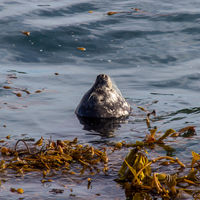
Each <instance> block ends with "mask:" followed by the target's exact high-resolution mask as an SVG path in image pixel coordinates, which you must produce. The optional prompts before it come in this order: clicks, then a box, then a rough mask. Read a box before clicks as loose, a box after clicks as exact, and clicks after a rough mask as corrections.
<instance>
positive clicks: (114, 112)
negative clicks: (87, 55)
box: [75, 74, 132, 119]
mask: <svg viewBox="0 0 200 200" xmlns="http://www.w3.org/2000/svg"><path fill="white" fill-rule="evenodd" d="M131 110H132V109H131V106H130V105H129V103H128V102H127V101H126V100H125V99H124V97H123V96H122V95H121V92H120V91H119V89H118V88H117V87H116V86H115V85H114V84H113V83H112V81H111V78H110V77H109V76H108V75H106V74H100V75H98V76H97V78H96V81H95V83H94V85H93V86H92V88H91V89H90V90H89V91H88V92H86V94H85V95H84V96H83V98H82V100H81V102H80V103H79V105H78V106H77V108H76V110H75V113H76V114H77V116H78V117H87V118H97V119H105V118H106V119H110V118H121V117H127V116H129V115H130V113H131Z"/></svg>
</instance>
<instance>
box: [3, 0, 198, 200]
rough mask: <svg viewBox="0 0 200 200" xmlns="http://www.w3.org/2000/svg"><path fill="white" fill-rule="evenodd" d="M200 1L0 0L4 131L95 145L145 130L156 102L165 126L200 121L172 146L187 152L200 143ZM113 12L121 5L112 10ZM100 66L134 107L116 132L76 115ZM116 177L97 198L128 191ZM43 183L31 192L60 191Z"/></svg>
mask: <svg viewBox="0 0 200 200" xmlns="http://www.w3.org/2000/svg"><path fill="white" fill-rule="evenodd" d="M199 6H200V2H199V1H197V0H193V1H192V2H191V1H186V0H183V1H177V0H175V1H173V2H172V1H168V0H163V1H158V0H148V1H146V0H140V1H139V0H136V1H130V0H125V1H120V0H116V1H107V0H103V1H95V0H93V1H88V0H74V1H69V0H59V1H52V0H43V1H38V0H30V1H25V0H15V1H6V0H2V1H1V2H0V27H1V31H0V113H1V114H0V132H1V135H0V137H1V138H0V139H4V138H5V137H6V136H7V135H11V139H12V140H13V141H16V140H17V139H20V138H22V137H29V138H35V139H38V138H40V137H41V135H42V136H44V137H45V138H46V139H48V138H50V137H52V138H53V139H55V140H56V139H73V138H74V137H78V138H79V141H80V142H82V143H89V144H92V145H100V144H106V143H109V142H116V141H121V140H126V141H129V142H134V141H136V140H142V139H144V137H145V135H146V133H148V129H147V127H146V124H145V116H146V115H145V113H144V112H142V111H140V110H139V109H138V108H137V106H142V107H144V108H146V109H148V110H149V111H152V110H153V109H155V110H156V113H157V116H156V117H155V118H154V119H153V122H152V125H153V126H157V127H158V129H159V130H160V131H162V132H164V131H165V130H167V129H168V128H173V129H175V130H179V129H181V128H183V127H185V126H196V135H195V136H192V137H189V138H183V137H181V138H177V139H175V140H174V143H173V145H172V147H173V148H174V149H175V150H174V152H173V154H174V155H176V156H178V157H181V158H183V159H190V158H191V153H190V152H191V150H194V151H196V152H199V141H200V138H199V131H200V128H199V119H200V103H199V100H200V93H199V90H200V56H199V55H200V54H199V52H200V11H199ZM134 8H138V9H136V10H135V9H134ZM90 11H92V12H90ZM111 11H115V12H119V13H117V14H113V15H107V13H108V12H111ZM22 32H30V35H29V36H27V35H25V34H23V33H22ZM77 47H83V48H85V51H81V50H79V49H77ZM55 73H56V74H57V75H56V74H55ZM100 73H105V74H108V75H110V76H111V77H112V79H113V80H114V81H115V83H116V85H117V86H118V88H119V89H120V91H121V92H122V94H123V96H124V97H125V98H126V99H127V101H128V102H129V103H130V104H131V106H132V107H133V114H132V116H130V117H129V119H128V120H127V121H125V122H124V123H122V124H117V125H116V126H114V127H112V131H110V132H109V133H102V132H101V131H98V130H96V129H93V128H92V127H91V128H88V127H86V126H85V125H83V124H81V123H80V122H79V120H78V119H77V117H76V115H75V114H74V111H75V109H76V106H77V105H78V103H79V102H80V99H81V97H82V96H83V95H84V93H85V92H86V91H87V90H88V89H89V88H90V87H91V86H92V84H93V83H94V81H95V78H96V76H97V75H98V74H100ZM5 86H9V87H10V89H6V88H5ZM27 91H28V92H29V93H30V94H27ZM18 93H20V94H21V97H18V96H17V95H16V94H18ZM109 127H110V126H109ZM103 178H105V177H101V178H100V179H99V182H98V181H97V182H96V185H95V184H94V186H93V190H92V191H87V190H84V189H83V188H84V187H85V185H83V186H79V188H76V189H74V193H75V194H76V197H74V198H72V197H70V198H71V199H84V198H85V199H88V196H89V195H91V194H92V195H95V192H96V193H99V191H98V186H99V185H101V186H102V183H104V181H103V180H104V179H103ZM27 179H28V178H27ZM113 179H114V178H113V177H112V176H111V177H107V179H106V184H105V185H104V187H103V186H102V188H101V193H102V195H101V196H95V198H96V199H117V197H118V199H125V196H124V192H123V190H122V189H121V188H118V189H117V190H118V191H119V194H118V195H116V193H115V190H116V187H118V186H116V183H115V182H114V181H112V180H113ZM11 182H12V181H10V182H8V183H7V185H8V187H9V184H10V185H11ZM26 182H29V179H28V180H26V179H24V182H22V183H21V184H22V187H23V184H24V183H26ZM15 184H18V182H17V181H16V183H15ZM37 184H38V183H37V180H34V181H33V182H32V183H31V184H29V185H28V184H27V185H26V187H27V188H25V189H27V190H28V192H27V193H25V194H24V198H25V199H31V196H33V194H35V193H36V192H38V196H34V199H37V198H38V199H45V198H46V199H47V197H48V198H49V199H55V195H52V196H51V195H50V193H49V190H50V189H49V188H48V187H42V188H41V187H40V186H39V187H38V185H37ZM37 187H38V188H37ZM49 187H51V186H49ZM6 192H7V193H8V194H9V198H10V199H12V198H13V199H15V195H14V194H12V193H10V192H8V191H6V190H5V189H4V190H3V189H2V193H1V194H0V196H1V198H3V197H5V194H6V195H8V194H7V193H6ZM64 194H65V193H64ZM56 197H57V198H59V199H65V196H64V195H60V196H56ZM91 199H94V196H93V197H91Z"/></svg>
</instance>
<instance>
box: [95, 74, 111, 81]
mask: <svg viewBox="0 0 200 200" xmlns="http://www.w3.org/2000/svg"><path fill="white" fill-rule="evenodd" d="M97 79H98V80H108V76H107V75H106V74H99V75H98V76H97Z"/></svg>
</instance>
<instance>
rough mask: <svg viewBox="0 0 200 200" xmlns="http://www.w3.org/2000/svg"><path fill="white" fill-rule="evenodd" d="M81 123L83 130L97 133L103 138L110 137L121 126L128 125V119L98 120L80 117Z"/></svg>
mask: <svg viewBox="0 0 200 200" xmlns="http://www.w3.org/2000/svg"><path fill="white" fill-rule="evenodd" d="M77 118H78V119H79V121H80V123H81V124H82V125H83V129H84V130H87V131H96V132H98V133H100V134H101V135H102V136H105V137H110V136H112V135H113V134H114V132H115V131H116V130H118V129H119V128H120V127H121V125H120V124H124V123H127V122H128V120H127V118H117V119H115V118H111V119H97V118H86V117H78V116H77Z"/></svg>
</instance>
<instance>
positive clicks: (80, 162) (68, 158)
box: [0, 137, 108, 177]
mask: <svg viewBox="0 0 200 200" xmlns="http://www.w3.org/2000/svg"><path fill="white" fill-rule="evenodd" d="M21 143H22V145H23V148H22V145H21V146H20V147H19V144H21ZM0 151H1V154H2V158H3V159H1V161H0V171H5V170H14V171H15V172H16V173H19V174H23V173H26V172H32V171H41V172H42V173H43V176H44V177H45V176H46V175H47V174H48V173H49V172H50V171H51V170H53V169H55V170H61V171H62V172H63V173H70V174H75V172H73V166H74V165H76V166H79V169H80V170H79V173H80V174H84V172H86V171H88V172H89V174H95V173H99V171H100V169H99V168H98V166H101V169H102V171H103V172H104V173H106V172H107V170H108V167H107V163H108V157H107V153H106V148H103V149H101V150H100V149H97V148H94V147H92V146H89V145H82V144H78V139H77V138H75V139H74V140H72V141H69V140H57V141H52V140H44V138H43V137H41V138H40V139H39V140H38V141H37V142H35V143H33V142H29V143H27V142H26V141H25V140H23V139H20V140H18V141H17V142H16V144H15V146H14V148H8V147H5V146H2V147H1V150H0ZM76 169H77V168H76ZM77 173H78V172H77Z"/></svg>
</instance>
